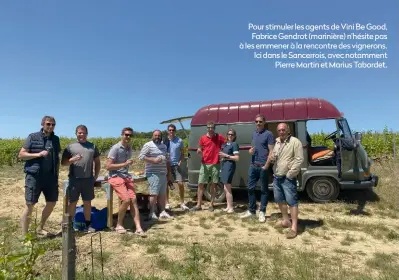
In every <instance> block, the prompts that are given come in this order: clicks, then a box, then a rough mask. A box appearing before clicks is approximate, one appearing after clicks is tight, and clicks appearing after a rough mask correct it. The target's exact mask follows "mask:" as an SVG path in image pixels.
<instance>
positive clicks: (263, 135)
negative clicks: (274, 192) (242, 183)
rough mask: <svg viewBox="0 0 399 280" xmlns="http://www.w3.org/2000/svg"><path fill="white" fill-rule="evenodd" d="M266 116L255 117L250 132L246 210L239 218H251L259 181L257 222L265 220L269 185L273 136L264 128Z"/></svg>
mask: <svg viewBox="0 0 399 280" xmlns="http://www.w3.org/2000/svg"><path fill="white" fill-rule="evenodd" d="M265 122H266V118H265V116H263V115H262V114H258V115H256V117H255V123H256V130H255V131H254V132H253V134H252V145H251V148H250V149H249V153H250V154H251V155H252V157H251V164H250V165H249V170H248V211H247V212H245V213H244V214H243V215H242V216H241V218H252V217H254V216H255V214H256V196H255V187H256V183H257V182H258V181H260V186H261V188H260V192H261V196H260V207H259V222H261V223H263V222H265V221H266V217H265V213H266V206H267V202H268V197H267V196H268V190H269V189H268V185H269V172H268V169H269V164H270V161H268V160H267V159H268V157H269V153H270V152H271V151H273V147H274V136H273V134H272V133H271V132H270V131H269V130H267V129H266V128H265V124H266V123H265Z"/></svg>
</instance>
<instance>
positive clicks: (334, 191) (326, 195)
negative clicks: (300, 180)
mask: <svg viewBox="0 0 399 280" xmlns="http://www.w3.org/2000/svg"><path fill="white" fill-rule="evenodd" d="M306 192H307V193H308V195H309V197H310V199H311V200H313V201H314V202H317V203H325V202H331V201H333V200H336V199H337V197H338V195H339V186H338V184H337V182H336V181H335V180H334V179H332V178H328V177H316V178H311V179H310V180H309V181H308V183H307V184H306Z"/></svg>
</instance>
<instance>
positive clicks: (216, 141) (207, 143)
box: [190, 121, 226, 212]
mask: <svg viewBox="0 0 399 280" xmlns="http://www.w3.org/2000/svg"><path fill="white" fill-rule="evenodd" d="M206 127H207V130H208V132H207V133H206V134H205V135H202V136H201V138H200V140H199V143H198V149H197V154H199V155H202V159H201V167H200V173H199V178H198V190H197V205H196V206H194V207H193V208H191V209H190V211H199V210H201V209H202V208H201V202H202V195H203V193H204V184H212V187H211V206H210V207H209V208H208V210H209V211H211V212H212V211H213V210H214V208H213V201H214V199H215V196H216V186H217V184H218V183H219V173H220V158H219V152H220V149H221V147H222V145H223V144H224V143H225V142H226V139H225V138H224V137H223V136H222V135H220V134H218V133H216V132H215V123H214V122H212V121H209V122H208V123H207V124H206ZM209 178H211V180H209Z"/></svg>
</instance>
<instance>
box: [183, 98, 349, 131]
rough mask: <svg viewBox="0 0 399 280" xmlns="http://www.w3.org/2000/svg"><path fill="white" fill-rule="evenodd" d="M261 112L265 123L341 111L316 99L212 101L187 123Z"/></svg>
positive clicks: (252, 116) (328, 115)
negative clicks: (222, 102)
mask: <svg viewBox="0 0 399 280" xmlns="http://www.w3.org/2000/svg"><path fill="white" fill-rule="evenodd" d="M257 114H263V115H264V116H265V117H266V121H267V122H275V121H276V122H277V121H293V120H318V119H336V118H340V117H341V116H342V114H341V113H340V112H339V110H338V109H337V108H336V107H335V106H334V105H333V104H331V103H330V102H328V101H326V100H324V99H320V98H295V99H280V100H267V101H249V102H240V103H224V104H212V105H208V106H205V107H202V108H201V109H199V110H198V111H197V112H196V113H195V115H194V117H193V118H192V120H191V125H192V126H194V125H206V123H207V122H208V121H213V122H215V124H225V123H236V122H253V121H254V120H255V116H256V115H257Z"/></svg>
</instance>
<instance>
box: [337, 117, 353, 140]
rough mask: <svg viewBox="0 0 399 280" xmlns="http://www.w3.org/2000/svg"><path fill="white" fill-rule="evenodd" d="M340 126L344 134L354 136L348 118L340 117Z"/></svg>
mask: <svg viewBox="0 0 399 280" xmlns="http://www.w3.org/2000/svg"><path fill="white" fill-rule="evenodd" d="M338 126H339V128H340V129H341V131H342V134H343V136H344V137H345V138H346V137H352V132H351V129H350V127H349V124H348V121H347V120H346V119H339V120H338Z"/></svg>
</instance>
